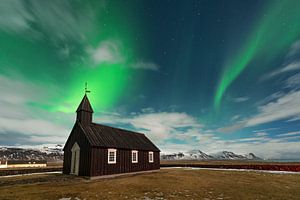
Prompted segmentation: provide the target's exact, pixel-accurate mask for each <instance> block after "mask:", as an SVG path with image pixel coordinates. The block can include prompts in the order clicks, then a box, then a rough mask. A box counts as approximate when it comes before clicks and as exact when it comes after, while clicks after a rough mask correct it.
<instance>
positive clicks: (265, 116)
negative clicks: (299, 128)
mask: <svg viewBox="0 0 300 200" xmlns="http://www.w3.org/2000/svg"><path fill="white" fill-rule="evenodd" d="M262 102H263V104H262V105H260V106H258V111H257V114H255V115H253V116H252V117H249V118H247V119H243V120H240V121H238V122H236V123H235V124H234V125H230V126H225V127H221V128H219V129H217V131H218V132H223V133H233V132H235V131H237V130H240V129H242V128H245V127H253V126H257V125H260V124H265V123H269V122H273V121H278V120H284V119H288V120H298V118H299V117H300V91H295V90H292V91H290V92H289V93H283V92H279V93H278V92H276V93H274V94H272V95H270V96H269V97H267V98H266V99H265V100H264V101H262Z"/></svg>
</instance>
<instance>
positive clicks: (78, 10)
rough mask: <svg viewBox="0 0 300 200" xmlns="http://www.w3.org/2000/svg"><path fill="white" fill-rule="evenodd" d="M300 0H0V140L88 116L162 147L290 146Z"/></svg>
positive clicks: (294, 129)
mask: <svg viewBox="0 0 300 200" xmlns="http://www.w3.org/2000/svg"><path fill="white" fill-rule="evenodd" d="M299 21H300V2H299V1H297V0H286V1H275V0H274V1H271V0H265V1H260V0H244V1H238V0H230V1H227V0H222V1H211V0H210V1H209V0H199V1H196V0H195V1H176V0H174V1H167V0H166V1H137V0H128V1H125V0H124V1H119V0H116V1H107V0H100V1H93V0H89V1H80V0H78V1H67V0H63V1H58V0H57V1H43V2H42V1H35V0H29V1H22V0H4V1H1V2H0V92H1V96H0V107H1V109H0V146H30V147H32V146H34V147H40V146H47V145H54V144H58V143H59V144H64V142H65V141H66V139H67V136H68V134H69V131H70V130H71V128H72V125H73V123H74V120H75V110H76V107H77V106H78V104H79V102H80V100H81V98H82V97H83V94H84V84H85V82H88V89H89V90H91V93H90V94H89V95H88V96H89V99H90V101H91V103H92V106H93V109H94V111H95V113H94V121H95V122H97V123H104V124H108V125H112V126H116V127H122V128H127V129H130V130H134V131H140V132H144V133H145V134H147V136H149V138H151V139H152V140H153V141H154V142H155V143H156V144H157V145H158V146H159V147H160V149H161V150H162V151H163V152H178V151H187V150H192V149H200V150H203V151H205V152H208V153H213V152H217V151H221V150H228V151H235V152H236V153H249V152H254V153H255V154H257V155H259V156H261V157H265V158H296V159H299V158H300V157H299V155H300V154H299V153H300V123H299V121H300V72H299V70H300V23H299Z"/></svg>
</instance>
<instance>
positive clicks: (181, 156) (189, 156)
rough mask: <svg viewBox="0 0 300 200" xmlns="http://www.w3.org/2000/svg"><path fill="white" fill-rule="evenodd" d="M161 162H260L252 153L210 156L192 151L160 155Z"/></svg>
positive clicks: (221, 153) (224, 152) (220, 153)
mask: <svg viewBox="0 0 300 200" xmlns="http://www.w3.org/2000/svg"><path fill="white" fill-rule="evenodd" d="M161 159H162V160H261V158H259V157H257V156H255V155H254V154H253V153H249V154H246V155H239V154H235V153H233V152H231V151H221V152H219V153H215V154H212V155H209V154H206V153H204V152H202V151H200V150H192V151H188V152H186V153H182V152H180V153H173V154H162V155H161Z"/></svg>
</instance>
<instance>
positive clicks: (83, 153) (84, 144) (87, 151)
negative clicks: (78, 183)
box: [63, 123, 91, 176]
mask: <svg viewBox="0 0 300 200" xmlns="http://www.w3.org/2000/svg"><path fill="white" fill-rule="evenodd" d="M75 142H77V144H78V145H79V147H80V158H79V174H78V175H79V176H90V173H91V171H90V169H91V146H90V144H89V141H88V140H87V138H86V136H85V135H84V133H83V131H82V129H81V127H80V125H79V124H78V123H76V124H75V126H74V128H73V130H72V132H71V134H70V137H69V138H68V141H67V143H66V145H65V147H64V166H63V173H64V174H70V172H71V160H72V151H71V149H72V147H73V145H74V144H75Z"/></svg>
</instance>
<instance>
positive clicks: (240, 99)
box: [231, 97, 249, 103]
mask: <svg viewBox="0 0 300 200" xmlns="http://www.w3.org/2000/svg"><path fill="white" fill-rule="evenodd" d="M231 100H232V101H233V102H236V103H240V102H245V101H248V100H249V97H237V98H232V99H231Z"/></svg>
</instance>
